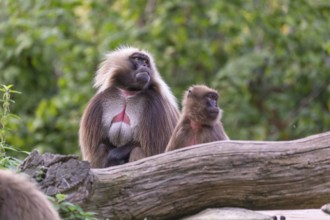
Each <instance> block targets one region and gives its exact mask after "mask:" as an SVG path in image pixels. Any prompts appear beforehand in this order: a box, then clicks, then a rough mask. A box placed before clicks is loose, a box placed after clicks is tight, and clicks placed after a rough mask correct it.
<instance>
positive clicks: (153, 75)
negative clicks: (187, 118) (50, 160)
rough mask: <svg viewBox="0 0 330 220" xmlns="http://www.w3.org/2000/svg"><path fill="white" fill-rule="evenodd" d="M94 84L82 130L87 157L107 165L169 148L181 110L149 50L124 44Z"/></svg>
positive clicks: (109, 58) (108, 57) (105, 63)
mask: <svg viewBox="0 0 330 220" xmlns="http://www.w3.org/2000/svg"><path fill="white" fill-rule="evenodd" d="M94 86H95V87H96V88H98V90H97V93H96V94H95V96H94V97H93V98H92V99H91V100H90V101H89V103H88V105H87V108H86V109H85V111H84V113H83V116H82V120H81V124H80V130H79V142H80V148H81V151H82V155H83V159H84V160H87V161H89V162H90V163H91V166H92V167H93V168H104V167H108V166H114V165H119V164H122V163H126V162H129V161H135V160H138V159H141V158H144V157H148V156H152V155H155V154H159V153H163V152H164V151H165V148H166V146H167V144H168V141H169V139H170V136H171V134H172V132H173V130H174V127H175V125H176V123H177V121H178V117H179V110H178V107H177V103H176V99H175V97H174V96H173V94H172V92H171V91H170V89H169V87H168V86H167V84H166V83H165V82H164V81H163V79H162V78H161V76H160V74H159V73H158V71H157V68H156V65H155V62H154V59H153V57H152V56H151V55H150V54H149V53H148V52H146V51H144V50H139V49H137V48H133V47H122V48H119V49H117V50H115V51H113V52H111V53H109V54H107V55H106V58H105V60H104V61H103V63H101V65H100V68H99V69H98V71H97V72H96V76H95V82H94Z"/></svg>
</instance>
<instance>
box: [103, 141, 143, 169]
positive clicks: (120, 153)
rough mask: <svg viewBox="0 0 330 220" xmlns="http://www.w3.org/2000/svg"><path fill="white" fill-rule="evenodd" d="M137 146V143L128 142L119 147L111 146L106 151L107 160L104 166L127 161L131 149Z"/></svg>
mask: <svg viewBox="0 0 330 220" xmlns="http://www.w3.org/2000/svg"><path fill="white" fill-rule="evenodd" d="M137 146H139V145H138V144H137V143H128V144H125V145H123V146H121V147H115V148H112V149H111V150H110V151H109V153H108V161H107V164H106V166H107V167H108V166H116V165H120V164H124V163H127V162H128V161H129V157H130V153H131V151H132V149H134V148H136V147H137Z"/></svg>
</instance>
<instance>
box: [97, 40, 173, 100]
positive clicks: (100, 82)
mask: <svg viewBox="0 0 330 220" xmlns="http://www.w3.org/2000/svg"><path fill="white" fill-rule="evenodd" d="M136 52H139V53H143V54H145V55H147V56H148V57H149V59H150V65H151V68H152V69H153V71H154V79H155V81H156V82H157V83H158V84H159V85H160V93H161V95H162V96H163V98H164V99H167V100H168V101H169V102H170V103H171V104H172V105H173V106H177V102H176V98H175V97H174V95H173V94H172V92H171V91H170V88H169V87H168V85H167V84H166V83H165V82H164V80H163V79H162V77H161V76H160V74H159V72H158V70H157V67H156V64H155V61H154V59H153V57H152V55H151V54H150V53H148V52H147V51H145V50H141V49H138V48H135V47H130V46H122V47H119V48H118V49H116V50H114V51H112V52H110V53H108V54H106V55H105V59H104V61H103V62H102V63H101V64H100V66H99V69H98V70H97V72H96V75H95V78H94V87H95V88H98V90H97V93H100V92H102V91H104V90H105V89H107V88H109V87H110V86H111V81H110V80H109V79H111V77H112V75H113V73H114V72H115V70H116V69H119V68H122V66H121V65H120V64H122V63H123V62H124V61H126V60H127V59H128V57H129V56H131V55H132V54H133V53H136Z"/></svg>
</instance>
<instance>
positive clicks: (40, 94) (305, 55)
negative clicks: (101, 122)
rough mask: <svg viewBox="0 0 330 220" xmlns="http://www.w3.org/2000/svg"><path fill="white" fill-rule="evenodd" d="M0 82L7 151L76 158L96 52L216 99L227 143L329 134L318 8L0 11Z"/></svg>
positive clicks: (27, 4) (324, 27)
mask: <svg viewBox="0 0 330 220" xmlns="http://www.w3.org/2000/svg"><path fill="white" fill-rule="evenodd" d="M0 6H1V8H0V30H1V31H0V36H1V37H0V51H1V53H0V68H1V74H0V83H2V84H14V85H15V88H17V89H18V90H20V91H22V95H20V96H18V97H17V98H16V97H15V100H16V101H17V104H16V105H15V106H14V109H13V110H14V112H15V113H17V114H19V115H20V116H21V123H20V124H15V125H13V129H15V130H17V131H18V132H17V133H15V135H12V134H10V135H7V142H8V143H10V144H11V145H14V146H17V147H19V148H21V149H24V150H31V148H37V149H39V150H41V151H49V152H57V153H78V152H79V148H78V141H77V140H78V137H77V134H78V127H79V121H80V117H81V114H82V111H83V109H84V107H85V106H86V104H87V102H88V100H89V99H90V98H91V97H92V95H93V93H94V92H95V91H94V90H93V89H92V80H93V74H94V72H95V70H96V69H97V65H98V63H99V62H100V60H101V59H102V56H103V54H104V53H106V52H107V51H109V50H112V49H115V48H116V47H118V46H119V45H126V44H128V45H133V46H137V47H141V48H145V49H148V50H149V51H150V52H151V53H152V54H154V56H155V59H156V61H157V66H158V69H159V71H160V73H161V74H162V75H163V77H164V79H165V80H166V82H167V83H168V84H169V85H170V87H171V88H172V90H173V91H174V93H175V95H176V96H177V97H178V99H179V100H181V96H182V93H183V91H184V90H185V89H186V88H187V87H188V86H189V85H191V84H198V83H203V84H207V85H211V86H213V87H215V88H216V89H217V90H219V91H220V94H221V98H220V104H221V107H222V109H223V110H224V119H223V121H224V125H225V128H226V130H227V131H228V134H229V136H230V137H231V138H232V139H258V140H264V139H267V140H281V139H293V138H299V137H303V136H307V135H310V134H313V133H319V132H323V131H326V130H328V129H329V127H330V116H329V110H330V101H329V100H330V97H329V96H330V95H329V94H330V86H329V84H330V75H329V69H330V38H329V36H330V29H329V27H328V26H329V23H330V3H329V1H326V0H302V1H288V0H267V1H243V0H237V1H210V0H206V1H179V0H173V1H154V0H140V1H128V0H112V1H110V0H109V1H84V0H69V1H68V0H48V1H41V0H17V1H10V0H1V1H0Z"/></svg>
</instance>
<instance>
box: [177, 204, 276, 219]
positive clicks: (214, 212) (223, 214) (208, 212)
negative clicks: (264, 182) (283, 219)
mask: <svg viewBox="0 0 330 220" xmlns="http://www.w3.org/2000/svg"><path fill="white" fill-rule="evenodd" d="M219 219H221V220H273V218H272V216H268V215H264V214H261V213H257V212H254V211H251V210H248V209H243V208H233V207H226V208H217V209H216V208H213V209H205V210H204V211H201V212H199V213H198V214H196V215H193V216H190V217H186V218H183V219H182V220H219Z"/></svg>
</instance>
